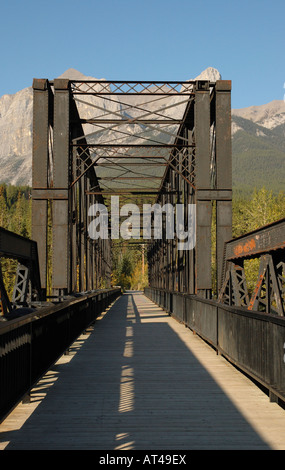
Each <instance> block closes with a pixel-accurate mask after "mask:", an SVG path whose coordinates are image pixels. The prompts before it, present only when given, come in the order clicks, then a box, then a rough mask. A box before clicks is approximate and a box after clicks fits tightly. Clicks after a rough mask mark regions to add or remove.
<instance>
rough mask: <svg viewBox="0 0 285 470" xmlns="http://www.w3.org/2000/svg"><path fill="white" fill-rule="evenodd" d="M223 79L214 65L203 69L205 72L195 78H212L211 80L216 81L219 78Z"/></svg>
mask: <svg viewBox="0 0 285 470" xmlns="http://www.w3.org/2000/svg"><path fill="white" fill-rule="evenodd" d="M221 79H222V75H221V74H220V72H219V71H218V70H217V69H215V68H214V67H208V68H207V69H205V70H203V72H201V73H200V75H198V77H196V78H195V80H210V82H216V81H217V80H221Z"/></svg>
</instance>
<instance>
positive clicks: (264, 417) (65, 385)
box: [0, 292, 285, 450]
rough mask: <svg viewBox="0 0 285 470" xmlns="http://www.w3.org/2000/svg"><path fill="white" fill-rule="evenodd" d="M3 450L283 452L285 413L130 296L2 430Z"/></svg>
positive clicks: (59, 365)
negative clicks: (233, 450)
mask: <svg viewBox="0 0 285 470" xmlns="http://www.w3.org/2000/svg"><path fill="white" fill-rule="evenodd" d="M0 432H1V444H0V449H1V450H3V449H7V450H10V449H12V450H13V449H31V450H37V449H43V450H44V449H48V450H53V449H80V450H88V449H91V450H92V449H93V450H95V449H99V450H104V449H107V450H113V449H124V450H130V449H144V450H151V449H156V450H157V449H165V450H175V449H176V450H177V449H180V450H182V449H189V450H192V449H207V450H208V449H209V450H210V449H222V450H226V449H238V450H240V449H257V450H263V449H276V450H277V449H278V450H279V449H280V450H281V449H282V450H284V449H285V411H284V410H283V409H282V408H281V407H280V406H278V405H277V404H276V403H271V402H270V401H269V399H268V397H267V396H266V395H265V394H264V393H263V392H262V391H261V390H260V389H259V388H257V387H256V386H255V385H254V384H253V383H252V382H251V381H250V380H249V379H247V378H246V377H245V376H244V375H243V374H241V373H240V372H238V371H237V370H236V369H235V368H234V367H232V366H231V364H229V363H228V362H227V361H226V360H225V359H224V358H222V357H221V356H218V355H216V353H215V351H213V349H212V348H211V347H210V346H208V345H207V344H206V343H205V342H203V341H202V340H201V339H200V338H199V337H198V336H197V335H193V333H192V332H191V331H190V330H189V329H187V328H185V326H183V325H182V324H180V323H178V322H177V321H176V320H174V319H173V318H171V317H170V316H168V314H166V313H165V312H164V311H163V310H162V309H161V308H159V307H157V306H156V305H155V304H154V303H153V302H151V301H150V300H149V299H147V298H146V297H145V296H144V295H142V293H137V292H127V293H126V294H125V295H123V296H122V297H121V298H120V299H118V300H117V301H116V302H115V303H114V304H113V306H112V307H111V308H109V309H108V310H107V312H104V314H103V315H102V316H101V317H100V318H99V319H98V320H97V321H96V323H95V325H94V326H93V327H92V328H91V329H90V330H89V331H88V332H87V334H86V335H82V336H81V337H79V338H78V340H77V341H76V342H75V343H74V344H73V346H72V348H71V350H70V355H69V356H62V358H61V359H60V360H59V361H58V362H57V363H56V364H55V365H54V367H53V368H52V369H51V370H50V371H49V372H48V374H46V375H45V377H44V378H43V379H42V380H41V381H40V382H39V383H38V386H37V387H36V388H35V389H34V390H33V391H32V395H31V403H29V404H20V405H19V406H18V407H17V408H16V409H15V410H14V411H13V412H12V413H11V414H10V415H9V416H8V417H7V419H6V420H5V421H4V422H3V423H2V425H1V426H0Z"/></svg>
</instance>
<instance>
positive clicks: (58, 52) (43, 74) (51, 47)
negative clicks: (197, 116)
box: [0, 0, 285, 108]
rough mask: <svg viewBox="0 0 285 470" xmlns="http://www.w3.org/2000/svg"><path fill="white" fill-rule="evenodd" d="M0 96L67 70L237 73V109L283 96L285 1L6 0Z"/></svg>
mask: <svg viewBox="0 0 285 470" xmlns="http://www.w3.org/2000/svg"><path fill="white" fill-rule="evenodd" d="M0 14H1V28H0V40H1V74H0V96H2V95H3V94H6V93H8V94H12V93H16V92H17V91H19V90H21V89H22V88H25V87H28V86H31V85H32V81H33V78H34V77H35V78H48V79H51V80H52V79H53V78H55V77H57V76H59V75H61V74H62V73H63V72H64V71H65V70H67V69H68V68H75V69H77V70H79V71H80V72H82V73H83V74H84V75H88V76H92V77H95V78H106V79H107V80H162V81H164V80H165V81H167V80H177V81H180V80H187V79H191V78H195V76H197V75H199V73H201V72H202V71H203V70H204V69H206V68H207V67H214V68H217V69H218V70H219V71H220V73H221V75H222V78H223V79H229V80H232V87H233V91H232V107H233V108H243V107H246V106H251V105H260V104H264V103H268V102H270V101H272V100H274V99H279V100H280V99H283V96H284V93H285V88H284V83H285V40H284V39H285V1H284V0H271V1H264V0H259V1H257V0H227V1H226V0H173V1H170V0H141V1H138V0H105V1H104V0H100V1H99V0H82V1H80V0H77V1H74V0H47V1H43V0H26V1H23V0H1V3H0Z"/></svg>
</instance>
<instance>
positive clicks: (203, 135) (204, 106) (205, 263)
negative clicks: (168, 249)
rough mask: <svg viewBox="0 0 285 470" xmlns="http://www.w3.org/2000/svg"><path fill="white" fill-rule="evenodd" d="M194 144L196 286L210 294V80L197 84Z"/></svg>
mask: <svg viewBox="0 0 285 470" xmlns="http://www.w3.org/2000/svg"><path fill="white" fill-rule="evenodd" d="M194 123H195V144H196V250H195V252H196V253H195V263H196V286H195V293H196V294H198V295H202V296H203V297H205V298H209V297H210V296H211V291H212V274H211V219H212V202H211V197H209V198H208V199H206V198H205V197H204V196H203V195H202V193H203V192H204V191H205V190H206V191H209V190H210V189H211V176H210V161H211V155H210V88H209V81H204V80H203V81H200V80H197V81H196V84H195V110H194Z"/></svg>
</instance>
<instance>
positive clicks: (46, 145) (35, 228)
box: [32, 78, 232, 298]
mask: <svg viewBox="0 0 285 470" xmlns="http://www.w3.org/2000/svg"><path fill="white" fill-rule="evenodd" d="M33 92H34V125H33V188H32V238H33V240H35V241H36V242H37V245H38V252H39V265H40V275H41V287H42V289H43V291H44V292H50V293H51V294H52V295H54V296H61V295H65V294H68V293H74V292H77V291H79V292H81V291H88V290H92V289H96V288H99V287H109V286H110V283H111V270H112V257H111V252H112V243H114V233H113V232H112V229H114V227H112V221H111V220H110V219H109V223H108V233H109V236H108V238H107V239H102V238H98V239H94V238H92V237H90V232H88V227H89V224H90V221H91V217H90V215H89V214H90V212H88V211H89V208H90V207H91V206H93V205H94V204H95V203H98V204H104V206H105V207H106V208H107V210H108V215H109V216H110V211H111V209H112V202H113V201H114V199H113V198H112V196H116V197H117V198H119V199H116V201H117V200H119V207H117V209H116V210H117V214H116V215H117V217H118V219H117V220H118V221H119V224H122V223H123V220H126V215H128V214H127V213H124V214H123V213H122V207H123V206H125V205H126V204H135V205H136V206H137V207H139V209H140V211H141V212H140V213H142V211H143V207H144V206H143V204H146V203H149V204H151V205H152V204H154V203H157V204H160V205H161V206H163V205H165V204H171V205H172V207H176V205H177V204H179V205H181V206H180V207H182V208H183V213H184V225H185V226H184V228H185V231H187V227H188V226H189V224H190V222H191V221H190V215H189V212H188V205H189V204H192V205H195V208H196V210H195V218H194V219H193V221H195V236H196V240H195V246H193V247H192V248H191V249H187V250H185V249H184V250H183V249H182V250H178V249H177V248H178V244H179V239H178V237H177V234H176V233H175V234H174V236H173V237H172V238H169V237H167V236H166V228H165V227H166V219H165V216H163V218H162V236H161V237H160V238H155V237H153V236H152V237H150V238H148V239H146V238H145V237H144V236H143V235H144V233H145V232H143V226H142V219H141V218H139V220H138V224H137V227H134V224H133V225H132V226H131V227H132V230H133V232H131V233H136V235H135V236H134V237H131V238H132V239H129V240H127V242H128V243H129V244H131V243H133V244H134V243H136V244H141V245H142V246H143V247H146V249H147V258H148V272H149V284H150V286H151V287H156V288H165V289H170V290H173V291H179V292H185V293H189V294H199V295H202V296H203V297H205V298H210V297H211V295H212V291H213V290H216V291H217V290H218V288H219V286H221V282H222V269H223V253H224V243H225V242H226V241H227V240H229V239H231V237H232V181H231V174H232V165H231V82H230V81H226V80H219V81H217V82H214V83H212V82H210V81H205V80H203V81H201V80H196V81H187V82H125V81H124V82H117V81H116V82H109V81H105V80H98V81H78V80H69V79H60V78H58V79H55V80H53V81H49V80H46V79H34V82H33ZM126 207H129V208H131V207H132V206H125V208H126ZM192 207H193V206H192ZM112 215H113V216H114V214H113V213H112ZM193 221H192V222H193ZM213 221H214V224H213ZM120 227H121V225H120ZM213 227H214V230H213ZM117 230H118V229H117ZM135 230H136V232H135ZM152 230H153V227H152ZM117 233H118V232H117ZM152 234H153V232H152ZM112 237H113V238H112ZM121 238H122V237H121ZM121 241H122V243H125V242H126V240H125V239H124V240H122V239H121ZM118 243H120V242H118ZM47 247H49V248H47ZM213 265H214V266H215V274H214V275H213V268H212V266H213Z"/></svg>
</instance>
